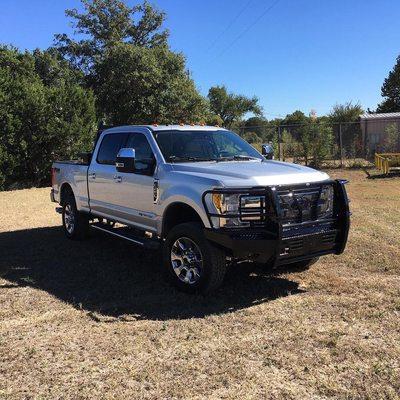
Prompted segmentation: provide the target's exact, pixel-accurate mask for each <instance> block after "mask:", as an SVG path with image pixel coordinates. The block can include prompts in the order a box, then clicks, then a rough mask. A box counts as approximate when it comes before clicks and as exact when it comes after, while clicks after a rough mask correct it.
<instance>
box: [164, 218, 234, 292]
mask: <svg viewBox="0 0 400 400" xmlns="http://www.w3.org/2000/svg"><path fill="white" fill-rule="evenodd" d="M163 264H164V268H165V270H166V272H167V276H168V279H169V281H170V282H171V283H172V284H173V285H174V286H176V287H177V288H178V289H179V290H182V291H185V292H188V293H208V292H211V291H213V290H215V289H217V288H218V287H219V286H220V285H221V283H222V281H223V279H224V276H225V273H226V268H227V265H226V254H225V251H223V250H222V249H220V248H218V247H216V246H214V245H213V244H212V243H210V242H209V241H208V240H207V239H206V237H205V236H204V233H203V228H202V226H201V224H199V223H195V222H189V223H183V224H179V225H177V226H175V227H174V228H172V229H171V231H170V232H169V233H168V235H167V237H166V240H165V242H164V245H163Z"/></svg>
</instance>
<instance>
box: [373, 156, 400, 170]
mask: <svg viewBox="0 0 400 400" xmlns="http://www.w3.org/2000/svg"><path fill="white" fill-rule="evenodd" d="M375 166H376V168H377V169H379V170H380V171H382V173H383V174H388V173H389V171H390V170H393V169H399V168H400V153H380V154H378V153H375Z"/></svg>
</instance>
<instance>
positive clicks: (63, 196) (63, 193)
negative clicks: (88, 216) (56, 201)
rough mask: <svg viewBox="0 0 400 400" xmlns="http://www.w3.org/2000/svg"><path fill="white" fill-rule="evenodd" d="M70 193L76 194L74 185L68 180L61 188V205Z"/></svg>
mask: <svg viewBox="0 0 400 400" xmlns="http://www.w3.org/2000/svg"><path fill="white" fill-rule="evenodd" d="M69 194H72V195H73V196H75V195H74V191H73V189H72V186H71V185H70V184H69V183H68V182H64V183H63V184H62V185H61V188H60V204H61V205H63V204H64V201H65V199H66V198H67V196H68V195H69Z"/></svg>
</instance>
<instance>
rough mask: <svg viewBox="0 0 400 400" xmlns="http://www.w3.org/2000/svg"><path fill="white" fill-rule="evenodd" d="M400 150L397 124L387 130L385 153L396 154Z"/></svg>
mask: <svg viewBox="0 0 400 400" xmlns="http://www.w3.org/2000/svg"><path fill="white" fill-rule="evenodd" d="M399 149H400V132H399V129H398V126H397V124H396V123H395V122H393V123H390V124H388V125H387V126H386V128H385V140H384V151H385V152H387V153H395V152H397V151H398V150H399Z"/></svg>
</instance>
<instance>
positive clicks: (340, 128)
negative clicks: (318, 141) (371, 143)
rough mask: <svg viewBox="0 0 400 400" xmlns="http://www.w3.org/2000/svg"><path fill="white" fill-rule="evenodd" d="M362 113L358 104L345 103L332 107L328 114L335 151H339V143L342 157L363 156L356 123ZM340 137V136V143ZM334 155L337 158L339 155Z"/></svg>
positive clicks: (360, 136) (360, 134)
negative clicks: (334, 138) (335, 144)
mask: <svg viewBox="0 0 400 400" xmlns="http://www.w3.org/2000/svg"><path fill="white" fill-rule="evenodd" d="M363 113H364V110H363V108H362V107H361V105H360V104H359V103H356V104H353V103H352V102H347V103H344V104H336V105H334V106H333V107H332V110H331V111H330V113H329V114H328V118H329V121H330V122H331V123H332V127H333V132H334V137H336V143H337V149H338V151H339V148H340V147H339V146H340V143H341V144H342V146H343V153H342V154H343V155H346V156H352V157H356V156H357V155H359V156H361V155H362V154H363V145H362V132H361V127H360V124H359V123H358V121H359V120H360V115H361V114H363ZM340 135H342V140H341V141H340ZM336 155H337V156H339V155H340V154H339V153H338V154H336Z"/></svg>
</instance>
